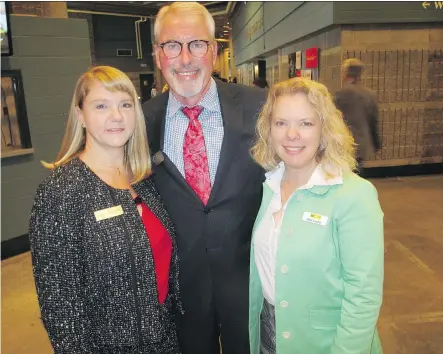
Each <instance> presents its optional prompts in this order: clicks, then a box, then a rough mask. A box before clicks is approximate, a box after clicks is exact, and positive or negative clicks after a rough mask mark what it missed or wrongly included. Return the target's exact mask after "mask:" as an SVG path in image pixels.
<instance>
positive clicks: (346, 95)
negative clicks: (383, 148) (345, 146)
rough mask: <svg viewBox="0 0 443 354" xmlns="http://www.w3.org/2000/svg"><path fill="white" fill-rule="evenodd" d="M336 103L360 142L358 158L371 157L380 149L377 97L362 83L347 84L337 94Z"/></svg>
mask: <svg viewBox="0 0 443 354" xmlns="http://www.w3.org/2000/svg"><path fill="white" fill-rule="evenodd" d="M335 104H336V106H337V108H338V109H339V110H341V111H342V113H343V118H344V120H345V121H346V123H347V124H348V126H349V128H350V129H351V132H352V135H353V136H354V139H355V142H356V143H357V144H358V146H357V158H359V159H362V160H365V159H367V158H369V157H370V155H371V154H373V153H374V152H376V151H377V150H379V149H380V138H379V135H378V105H377V97H376V96H375V94H374V93H373V92H372V91H371V90H369V89H367V88H365V87H364V86H362V85H360V84H347V85H346V86H344V87H343V88H342V89H341V90H339V91H338V92H337V93H336V94H335Z"/></svg>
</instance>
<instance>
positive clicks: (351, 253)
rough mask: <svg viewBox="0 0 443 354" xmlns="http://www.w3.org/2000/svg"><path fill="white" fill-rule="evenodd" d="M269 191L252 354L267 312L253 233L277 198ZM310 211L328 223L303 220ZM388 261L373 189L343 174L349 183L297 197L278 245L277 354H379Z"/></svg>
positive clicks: (254, 292)
mask: <svg viewBox="0 0 443 354" xmlns="http://www.w3.org/2000/svg"><path fill="white" fill-rule="evenodd" d="M263 185H264V187H263V188H264V190H263V200H262V204H261V207H260V210H259V213H258V216H257V220H256V222H255V225H254V229H253V236H252V243H251V245H252V246H251V268H250V284H249V292H250V293H249V334H250V345H251V354H258V353H259V349H260V313H261V310H262V307H263V292H262V285H261V281H260V277H259V274H258V271H257V266H256V264H255V256H254V239H255V230H256V229H257V225H258V224H259V223H260V222H261V220H262V218H263V215H264V213H265V211H266V209H267V207H268V205H269V203H270V201H271V199H272V196H273V192H272V190H271V189H270V188H269V187H268V186H267V184H266V183H264V184H263ZM305 212H310V213H314V214H319V215H322V216H326V217H328V219H327V221H326V224H325V225H320V224H316V223H313V222H309V221H304V220H303V215H304V213H305ZM305 215H306V214H305ZM383 259H384V246H383V212H382V210H381V208H380V204H379V202H378V196H377V191H376V189H375V188H374V186H373V185H372V184H371V183H370V182H368V181H366V180H364V179H362V178H360V177H359V176H357V175H355V174H354V173H344V175H343V184H339V185H332V186H314V187H312V188H311V189H308V190H297V191H296V192H295V195H294V196H293V197H292V198H291V200H290V201H289V204H288V206H287V208H286V211H285V214H284V218H283V220H282V226H281V232H280V235H279V239H278V250H277V259H276V262H277V264H276V271H275V317H276V333H277V335H276V336H277V354H381V353H382V348H381V343H380V339H379V336H378V332H377V328H376V323H377V319H378V315H379V310H380V306H381V304H382V292H383V263H384V262H383Z"/></svg>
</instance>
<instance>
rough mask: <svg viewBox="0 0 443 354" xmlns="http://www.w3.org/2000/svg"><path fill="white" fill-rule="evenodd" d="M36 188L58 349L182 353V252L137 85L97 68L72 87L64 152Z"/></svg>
mask: <svg viewBox="0 0 443 354" xmlns="http://www.w3.org/2000/svg"><path fill="white" fill-rule="evenodd" d="M43 164H44V166H45V167H47V168H50V169H52V170H53V171H52V172H51V173H50V175H49V176H48V177H47V178H46V179H45V180H44V181H43V182H42V183H41V185H40V186H39V188H38V190H37V194H36V198H35V201H34V205H33V208H32V211H31V218H30V225H29V237H30V242H31V253H32V262H33V270H34V277H35V283H36V288H37V295H38V300H39V304H40V310H41V316H42V321H43V324H44V326H45V328H46V331H47V332H48V335H49V339H50V341H51V344H52V346H53V348H54V353H55V354H58V353H60V354H61V353H70V354H75V353H109V354H111V353H112V354H120V353H121V354H123V353H128V354H129V353H130V354H136V353H137V354H138V353H140V354H142V353H143V354H145V353H146V354H148V353H149V354H151V353H164V354H176V353H179V350H178V342H177V335H176V332H175V325H174V321H173V318H172V313H173V311H174V310H175V309H179V310H181V304H180V301H179V291H178V254H177V248H176V241H175V233H174V228H173V226H172V223H171V221H170V219H169V216H168V213H167V211H166V210H165V207H164V205H163V203H162V201H161V199H160V197H159V195H158V193H157V191H156V189H155V186H154V184H153V182H152V180H151V178H150V173H151V162H150V155H149V149H148V143H147V138H146V129H145V121H144V116H143V113H142V110H141V107H140V104H139V102H138V99H137V93H136V91H135V88H134V86H133V84H132V82H131V81H130V80H129V78H128V77H127V76H126V75H125V74H124V73H123V72H121V71H119V70H117V69H115V68H112V67H108V66H98V67H94V68H92V69H90V70H88V71H87V72H86V73H84V74H83V75H82V76H81V77H80V78H79V80H78V81H77V85H76V87H75V92H74V97H73V99H72V103H71V109H70V114H69V118H68V123H67V128H66V132H65V136H64V138H63V142H62V146H61V149H60V152H59V154H58V157H57V159H56V161H55V162H53V163H43Z"/></svg>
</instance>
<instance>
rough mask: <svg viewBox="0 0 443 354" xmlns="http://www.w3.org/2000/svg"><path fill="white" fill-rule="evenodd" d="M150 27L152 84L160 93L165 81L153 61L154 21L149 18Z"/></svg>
mask: <svg viewBox="0 0 443 354" xmlns="http://www.w3.org/2000/svg"><path fill="white" fill-rule="evenodd" d="M149 21H150V25H151V43H152V62H153V66H154V67H153V71H154V82H155V83H156V85H157V92H158V93H161V90H162V88H163V86H164V85H165V84H166V81H165V80H164V79H163V75H162V72H161V70H160V69H159V68H158V67H157V62H156V61H155V52H154V45H155V34H154V22H155V19H153V18H151V19H150V20H149Z"/></svg>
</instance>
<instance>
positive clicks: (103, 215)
mask: <svg viewBox="0 0 443 354" xmlns="http://www.w3.org/2000/svg"><path fill="white" fill-rule="evenodd" d="M94 215H95V220H97V221H100V220H105V219H110V218H113V217H115V216H119V215H123V208H122V206H121V205H117V206H114V207H111V208H107V209H102V210H97V211H94Z"/></svg>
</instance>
